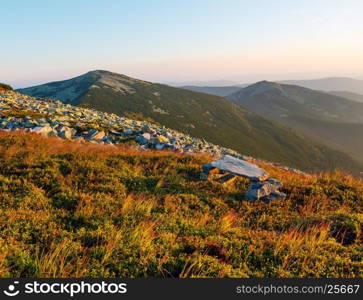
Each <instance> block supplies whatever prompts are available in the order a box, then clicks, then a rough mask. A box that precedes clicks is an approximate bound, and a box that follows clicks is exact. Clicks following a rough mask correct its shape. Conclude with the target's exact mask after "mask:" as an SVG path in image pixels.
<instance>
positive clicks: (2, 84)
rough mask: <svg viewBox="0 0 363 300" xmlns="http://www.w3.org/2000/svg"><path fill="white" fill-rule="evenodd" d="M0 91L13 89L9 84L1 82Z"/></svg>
mask: <svg viewBox="0 0 363 300" xmlns="http://www.w3.org/2000/svg"><path fill="white" fill-rule="evenodd" d="M0 89H5V90H12V89H13V88H12V87H11V86H10V85H8V84H5V83H1V82H0Z"/></svg>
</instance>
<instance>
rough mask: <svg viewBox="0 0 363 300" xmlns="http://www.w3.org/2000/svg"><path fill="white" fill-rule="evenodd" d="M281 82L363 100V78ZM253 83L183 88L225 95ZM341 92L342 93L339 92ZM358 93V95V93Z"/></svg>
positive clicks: (186, 86)
mask: <svg viewBox="0 0 363 300" xmlns="http://www.w3.org/2000/svg"><path fill="white" fill-rule="evenodd" d="M278 83H281V84H290V85H298V86H301V87H306V88H309V89H313V90H321V91H326V92H332V93H333V94H336V95H338V96H342V97H344V98H347V99H351V100H355V101H359V102H362V101H363V100H362V99H363V80H358V79H352V78H345V77H331V78H322V79H311V80H283V81H278ZM249 85H251V84H231V85H229V86H226V85H223V86H222V85H220V86H218V85H213V86H212V85H211V86H197V85H185V86H183V87H182V88H185V89H187V90H191V91H197V92H202V93H207V94H211V95H218V96H222V97H225V96H227V95H229V94H232V93H235V92H237V91H238V89H241V88H244V87H247V86H249ZM339 93H341V94H339ZM357 94H358V95H357Z"/></svg>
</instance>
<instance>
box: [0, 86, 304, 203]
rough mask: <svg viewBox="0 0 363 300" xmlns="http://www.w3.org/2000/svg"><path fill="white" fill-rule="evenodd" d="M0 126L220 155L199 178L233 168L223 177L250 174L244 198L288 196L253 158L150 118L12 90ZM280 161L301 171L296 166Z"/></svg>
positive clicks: (2, 99)
mask: <svg viewBox="0 0 363 300" xmlns="http://www.w3.org/2000/svg"><path fill="white" fill-rule="evenodd" d="M0 130H4V131H18V130H23V131H25V132H31V133H36V134H39V135H42V136H56V137H59V138H62V139H67V140H74V141H78V142H89V143H100V144H108V145H110V146H117V145H121V144H125V143H128V144H130V143H131V144H134V146H136V147H137V148H138V149H140V150H148V149H153V150H169V151H176V152H180V153H190V154H193V153H205V154H209V155H211V156H212V157H215V158H216V159H217V160H216V161H213V162H211V163H209V164H206V165H204V166H203V171H202V173H201V179H208V175H209V173H210V171H211V170H213V169H219V170H220V171H222V172H227V173H229V174H227V175H225V176H223V177H221V178H219V180H218V182H220V183H225V182H228V181H230V180H232V179H233V178H234V177H235V176H242V177H246V178H249V179H251V181H252V183H251V185H250V188H249V190H248V191H247V193H246V195H245V197H246V199H249V200H253V201H255V200H259V199H261V200H263V201H265V202H270V201H271V200H273V199H277V198H285V196H286V195H285V194H283V193H281V192H279V191H278V188H280V187H281V186H282V184H281V183H280V182H278V181H276V180H275V179H269V174H268V173H267V172H266V171H264V170H263V169H261V168H259V167H258V166H256V165H255V164H253V163H251V162H248V161H255V159H254V158H252V157H249V156H245V155H242V154H240V153H238V152H236V151H234V150H232V149H228V148H224V147H221V146H218V145H215V144H212V143H209V142H207V141H205V140H204V139H199V138H193V137H191V136H189V135H187V134H184V133H180V132H178V131H175V130H171V129H168V128H166V127H164V126H160V125H156V124H153V123H150V122H147V121H139V120H132V119H129V118H125V117H120V116H117V115H115V114H109V113H104V112H99V111H96V110H93V109H87V108H82V107H77V106H72V105H69V104H63V103H62V102H60V101H58V100H53V99H46V98H34V97H31V96H27V95H23V94H20V93H17V92H14V91H9V90H6V91H1V92H0ZM247 160H248V161H247ZM265 163H266V162H265ZM274 165H278V164H274ZM279 166H280V165H279ZM280 167H281V168H283V169H285V170H289V171H292V172H295V173H303V172H301V171H299V170H296V169H293V168H288V167H285V166H280Z"/></svg>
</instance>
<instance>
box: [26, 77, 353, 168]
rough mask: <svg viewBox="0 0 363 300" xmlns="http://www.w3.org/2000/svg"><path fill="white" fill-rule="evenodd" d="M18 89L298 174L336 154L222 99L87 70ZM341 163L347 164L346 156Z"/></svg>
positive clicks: (328, 165) (323, 165)
mask: <svg viewBox="0 0 363 300" xmlns="http://www.w3.org/2000/svg"><path fill="white" fill-rule="evenodd" d="M101 77H102V78H101ZM105 77H106V78H105ZM100 78H101V80H100ZM49 85H50V86H51V88H52V89H49ZM91 87H92V88H91ZM64 90H66V92H64ZM69 90H70V91H69ZM19 91H20V92H22V93H25V94H29V95H31V96H37V97H48V98H57V97H58V96H59V95H61V96H63V99H62V98H60V100H62V101H63V102H64V103H68V104H76V105H78V106H82V107H86V108H93V109H97V110H99V111H104V112H109V113H115V114H118V115H120V116H132V117H135V116H136V117H140V118H141V119H145V118H149V119H150V120H154V121H156V122H158V123H160V124H162V125H164V126H166V127H169V128H171V129H174V130H178V131H180V132H183V133H187V134H189V135H191V136H194V137H197V138H204V139H206V140H208V141H210V142H212V143H214V144H217V145H221V146H224V147H227V148H231V149H234V150H236V151H238V152H240V153H243V154H245V155H250V156H254V157H259V158H262V159H266V160H269V161H274V162H279V163H282V164H285V165H288V166H291V167H296V168H299V169H303V170H312V169H314V170H318V169H319V168H321V169H324V168H328V169H331V168H333V167H334V160H335V158H336V157H337V156H340V155H341V153H340V152H339V151H336V150H332V149H329V147H326V146H324V145H321V144H320V143H318V142H316V141H312V140H310V139H309V138H306V137H304V136H300V135H298V134H296V133H295V132H294V131H293V130H291V129H288V128H285V127H284V126H283V125H280V124H278V123H275V122H274V121H271V120H269V119H266V118H264V117H261V116H259V115H257V114H256V113H254V112H252V111H250V110H248V109H245V108H243V107H241V106H240V105H237V104H235V103H233V102H232V101H230V100H227V99H225V98H222V97H218V96H211V95H207V94H203V93H197V92H192V91H187V90H183V89H178V88H174V87H169V86H166V85H162V84H153V83H150V82H145V81H140V80H137V79H133V78H130V77H128V76H125V75H119V74H117V73H112V72H108V71H99V70H97V71H92V72H88V73H86V74H83V75H81V76H78V77H76V78H74V79H73V83H72V79H69V80H66V81H58V82H55V83H54V82H53V83H50V84H45V85H41V86H36V87H31V88H28V89H20V90H19ZM69 94H70V95H71V96H73V98H72V97H69ZM272 149H273V150H272ZM338 153H339V154H338ZM343 156H344V155H343ZM340 159H342V160H346V161H347V162H348V161H350V158H349V157H348V156H347V157H345V158H343V157H341V158H340ZM349 164H350V163H349Z"/></svg>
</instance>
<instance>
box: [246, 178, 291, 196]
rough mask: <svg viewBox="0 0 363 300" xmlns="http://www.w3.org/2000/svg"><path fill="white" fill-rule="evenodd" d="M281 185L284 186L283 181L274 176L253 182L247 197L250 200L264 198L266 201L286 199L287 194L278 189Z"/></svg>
mask: <svg viewBox="0 0 363 300" xmlns="http://www.w3.org/2000/svg"><path fill="white" fill-rule="evenodd" d="M280 187H282V183H281V182H279V181H277V180H275V179H272V178H271V179H269V180H267V181H263V182H252V183H251V185H250V187H249V189H248V191H247V192H246V194H245V198H246V199H247V200H250V201H257V200H262V201H264V202H270V201H272V200H275V199H281V198H282V199H284V198H285V197H286V195H285V194H284V193H282V192H280V191H279V190H278V189H279V188H280Z"/></svg>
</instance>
